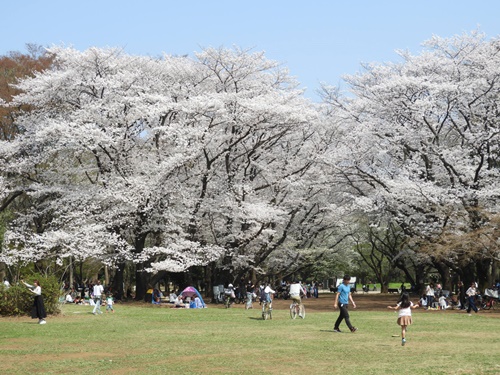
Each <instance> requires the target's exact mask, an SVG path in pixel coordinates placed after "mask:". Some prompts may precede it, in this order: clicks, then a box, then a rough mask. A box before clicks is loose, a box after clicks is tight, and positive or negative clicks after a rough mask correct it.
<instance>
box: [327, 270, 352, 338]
mask: <svg viewBox="0 0 500 375" xmlns="http://www.w3.org/2000/svg"><path fill="white" fill-rule="evenodd" d="M350 280H351V277H350V276H348V275H345V276H344V278H343V280H342V284H340V285H339V287H338V289H337V294H336V295H335V304H334V305H333V307H334V308H335V309H336V308H337V307H339V308H340V314H339V317H338V318H337V321H336V322H335V326H334V327H333V331H334V332H341V331H340V323H342V320H344V319H345V323H346V324H347V327H348V328H349V330H350V331H351V332H356V331H357V330H358V329H357V328H356V327H354V326H353V325H352V324H351V321H350V319H349V311H348V309H347V307H348V305H349V301H351V303H352V307H354V308H356V304H355V303H354V300H353V299H352V294H351V286H350V285H349V281H350ZM339 302H340V304H339Z"/></svg>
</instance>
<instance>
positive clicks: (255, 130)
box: [0, 47, 336, 299]
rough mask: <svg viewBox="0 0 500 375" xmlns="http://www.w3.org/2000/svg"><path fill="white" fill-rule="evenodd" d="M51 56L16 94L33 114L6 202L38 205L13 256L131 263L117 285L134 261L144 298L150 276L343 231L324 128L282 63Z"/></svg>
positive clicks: (217, 54)
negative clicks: (327, 166) (324, 156)
mask: <svg viewBox="0 0 500 375" xmlns="http://www.w3.org/2000/svg"><path fill="white" fill-rule="evenodd" d="M49 52H50V53H51V54H52V55H53V56H54V67H53V69H51V70H50V71H45V72H44V73H40V74H36V75H35V77H33V78H28V79H25V80H23V81H22V82H21V83H20V84H19V85H18V88H19V89H20V90H21V91H22V92H23V94H20V95H18V96H17V97H16V98H15V99H14V102H13V105H20V104H24V105H30V106H31V107H33V108H34V110H33V111H31V112H29V113H25V114H23V115H22V116H20V117H18V119H17V125H18V126H19V127H20V129H22V135H21V136H19V137H17V138H16V139H15V140H12V141H9V142H3V143H2V147H1V152H0V159H1V160H2V162H3V163H4V165H5V168H4V169H3V170H2V181H1V182H2V185H1V190H0V194H1V197H0V198H1V199H2V201H3V202H7V201H9V200H11V199H14V197H16V196H18V195H20V194H23V195H27V196H29V197H30V198H31V202H32V204H31V205H30V206H29V207H26V209H25V210H24V211H23V212H19V213H18V216H17V217H16V219H15V221H13V223H12V225H11V228H10V230H9V231H8V232H7V233H6V244H7V245H8V246H7V248H6V250H4V251H3V253H2V259H4V260H5V261H9V262H32V261H36V260H40V259H50V258H53V259H56V260H57V261H58V262H62V260H63V259H66V258H68V257H73V258H74V259H77V260H83V259H86V258H89V257H91V258H96V259H99V260H101V261H102V262H103V263H105V264H107V265H109V266H114V267H116V268H117V270H118V271H117V276H116V280H117V282H116V287H118V288H119V287H120V286H121V285H122V284H123V283H122V278H123V268H124V264H125V262H127V261H133V262H135V264H136V287H137V298H138V299H140V298H142V297H143V296H144V294H145V292H146V289H147V287H148V280H149V276H147V273H146V272H144V271H149V272H153V273H155V272H160V271H170V272H180V271H185V270H187V269H189V267H191V266H195V265H206V264H209V263H213V262H214V261H216V260H217V261H218V262H220V263H219V266H220V267H222V268H224V267H225V268H228V269H230V270H231V271H232V272H244V271H245V270H248V269H250V268H254V269H255V268H257V267H260V266H264V267H265V262H266V261H267V260H268V259H270V256H271V255H272V254H273V253H274V252H275V251H276V250H277V249H280V248H282V247H284V246H288V248H289V250H288V251H292V249H293V250H294V251H296V252H300V249H301V248H304V247H307V246H309V247H311V246H313V244H320V243H325V239H328V238H331V237H332V234H331V231H332V227H335V225H336V224H335V223H336V221H335V220H334V219H333V218H334V217H335V215H334V214H335V211H334V210H333V209H332V206H333V204H332V203H331V202H329V201H328V198H329V196H331V192H327V193H325V192H324V191H325V189H324V187H325V185H324V184H325V182H327V180H326V179H324V178H322V173H320V169H319V166H318V164H317V159H318V155H320V154H321V153H322V152H324V151H325V149H326V146H325V144H326V142H325V140H324V134H325V131H324V130H321V129H322V127H321V126H320V125H321V122H320V121H318V111H317V110H316V109H315V108H314V107H313V106H312V104H311V103H310V102H309V101H308V100H306V99H304V98H303V96H302V93H301V92H300V91H298V90H296V88H295V87H296V82H295V81H294V79H293V78H291V77H290V76H289V75H288V73H287V71H286V70H285V69H282V68H281V67H280V66H279V64H277V63H275V62H272V61H269V60H267V59H265V58H264V55H263V54H262V53H250V52H249V51H244V50H239V49H235V50H226V49H211V48H209V49H206V50H204V51H202V52H200V53H199V54H197V56H196V59H190V58H187V57H172V56H164V58H163V59H153V58H149V57H141V56H130V55H127V54H125V53H124V52H123V51H120V50H118V49H97V48H92V49H89V50H86V51H83V52H79V51H76V50H74V49H71V48H59V47H54V48H52V49H50V50H49ZM329 216H331V218H330V219H328V220H327V218H328V217H329ZM327 232H328V233H327Z"/></svg>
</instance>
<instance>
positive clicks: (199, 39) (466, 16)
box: [0, 0, 500, 101]
mask: <svg viewBox="0 0 500 375" xmlns="http://www.w3.org/2000/svg"><path fill="white" fill-rule="evenodd" d="M4 3H5V4H2V6H1V8H0V9H1V11H2V17H1V25H2V32H1V33H0V54H2V55H3V54H6V53H8V52H9V51H21V52H25V44H26V43H35V44H40V45H43V46H51V45H54V44H56V45H66V46H72V47H74V48H76V49H79V50H84V49H86V48H89V47H92V46H97V47H122V48H124V50H125V52H127V53H129V54H138V55H150V56H160V55H161V54H162V53H168V54H172V55H184V54H188V55H192V54H193V52H196V51H200V50H201V49H202V48H203V47H228V48H230V47H232V46H238V47H240V48H244V49H247V48H251V49H252V50H253V51H265V53H266V57H267V58H268V59H271V60H276V61H279V62H281V63H282V64H283V65H284V66H286V67H288V68H289V70H290V73H291V74H292V75H293V76H295V77H297V79H298V81H299V82H300V83H301V87H303V88H307V90H306V96H307V97H309V98H311V99H313V100H315V101H316V100H318V98H317V96H316V94H315V91H316V90H317V89H318V88H319V85H320V82H325V83H328V84H331V85H339V84H340V83H341V76H342V75H344V74H354V73H356V72H357V71H359V70H361V66H360V64H361V63H362V62H379V63H383V62H389V61H392V62H397V61H398V57H397V55H396V54H395V52H394V51H395V50H396V49H408V50H410V51H412V52H413V53H418V52H419V51H420V50H421V47H420V45H421V43H422V42H423V41H425V40H427V39H429V38H430V37H431V36H432V35H439V36H442V37H451V36H454V35H457V34H463V33H464V32H467V33H468V32H471V31H472V30H479V31H481V32H483V33H485V34H486V36H487V37H488V38H491V37H497V36H500V22H499V14H500V1H498V0H476V1H471V0H467V1H466V0H419V1H411V0H391V1H389V0H318V1H315V0H309V1H303V0H302V1H298V0H275V1H273V0H267V1H263V0H254V1H251V2H250V1H243V0H219V1H218V0H212V1H209V0H205V1H202V0H191V1H170V0H164V1H161V0H150V1H148V0H143V1H131V0H100V1H95V0H87V1H71V0H46V1H41V0H23V1H8V2H4Z"/></svg>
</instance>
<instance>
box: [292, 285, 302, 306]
mask: <svg viewBox="0 0 500 375" xmlns="http://www.w3.org/2000/svg"><path fill="white" fill-rule="evenodd" d="M301 294H304V289H303V288H302V285H301V284H300V282H299V281H297V280H294V281H293V283H292V284H290V298H291V299H292V300H293V301H296V302H297V303H298V304H299V305H302V300H301V299H300V295H301Z"/></svg>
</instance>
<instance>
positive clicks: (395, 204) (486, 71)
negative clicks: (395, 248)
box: [323, 32, 500, 282]
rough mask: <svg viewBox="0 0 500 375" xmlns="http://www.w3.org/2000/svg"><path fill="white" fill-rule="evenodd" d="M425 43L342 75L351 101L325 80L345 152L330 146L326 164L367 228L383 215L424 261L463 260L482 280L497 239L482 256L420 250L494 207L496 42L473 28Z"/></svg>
mask: <svg viewBox="0 0 500 375" xmlns="http://www.w3.org/2000/svg"><path fill="white" fill-rule="evenodd" d="M424 46H425V47H427V49H426V51H425V52H423V53H422V54H420V55H417V56H414V55H411V54H410V53H408V52H399V55H400V57H401V58H402V59H403V62H402V63H391V64H382V65H367V66H365V68H366V72H364V73H362V74H358V75H355V76H349V77H346V81H347V82H348V84H349V87H350V89H351V96H350V97H349V98H346V97H342V96H341V95H339V91H338V89H336V88H329V87H327V86H324V87H323V90H324V91H323V93H324V101H325V104H327V105H328V106H329V108H330V110H331V111H332V112H333V113H335V114H336V115H337V116H339V115H340V116H341V117H343V118H344V119H345V121H344V122H343V129H344V134H345V137H344V139H343V144H344V150H345V151H344V154H345V155H347V156H348V157H345V158H342V157H340V158H339V156H340V155H341V154H342V153H337V154H335V157H336V158H333V157H332V158H331V159H330V164H331V166H334V167H341V168H340V169H341V170H342V173H341V174H339V176H342V178H343V179H344V181H345V183H346V186H349V189H350V195H351V197H352V200H353V201H354V202H355V204H356V205H358V207H359V209H361V210H363V211H364V212H367V213H369V214H371V215H374V216H373V217H372V224H373V225H377V223H378V222H382V221H383V220H377V217H380V218H382V217H387V216H390V218H391V219H392V220H394V221H395V222H396V223H397V224H398V225H399V226H400V227H401V228H402V229H403V230H404V231H405V233H406V234H407V236H408V237H409V240H408V244H409V245H411V247H412V248H419V249H421V250H422V251H421V252H420V257H421V259H420V262H421V263H423V262H426V261H427V262H431V263H432V264H434V265H435V266H439V263H440V262H444V263H446V264H448V265H452V264H458V263H460V264H461V265H462V267H461V268H460V269H457V270H456V271H458V272H460V273H461V274H462V276H466V275H469V277H473V275H474V274H476V275H477V276H478V277H479V278H481V281H482V282H484V281H485V275H487V273H488V272H491V271H488V269H491V266H492V262H493V260H494V259H495V257H496V258H498V246H497V247H496V249H495V250H494V252H495V253H496V255H494V256H492V255H493V254H492V253H491V247H490V248H489V250H488V251H486V249H484V250H485V251H484V252H483V256H478V254H477V252H476V251H474V252H468V251H467V249H461V251H455V250H457V249H456V248H455V249H453V251H451V248H450V247H447V249H448V250H450V251H446V252H445V251H439V252H435V251H423V250H424V249H425V248H428V246H429V244H433V243H439V241H440V238H441V237H442V236H443V234H445V233H446V235H447V236H449V235H450V234H451V233H453V234H454V235H456V236H461V235H464V234H466V233H469V232H471V231H476V230H478V229H479V228H481V227H482V226H484V225H487V223H488V220H489V219H488V217H489V216H491V215H495V214H497V213H498V210H499V199H498V198H499V187H498V186H499V185H498V181H499V170H498V156H499V155H498V153H499V126H498V99H499V89H500V86H499V77H500V69H499V67H500V56H499V54H498V50H499V46H500V40H499V39H495V38H493V39H491V40H489V41H487V40H485V37H484V35H482V34H480V33H477V32H473V33H471V34H464V35H461V36H456V37H453V38H448V39H443V38H439V37H434V38H432V39H431V40H429V41H427V42H426V43H425V44H424ZM380 215H382V216H380ZM486 253H488V255H486V256H484V254H486ZM464 257H465V258H464ZM468 257H471V259H469V260H468V261H467V258H468ZM457 258H462V259H461V261H460V262H458V259H457ZM464 263H466V264H467V265H466V266H463V265H464ZM447 272H448V274H449V268H447ZM444 273H446V272H443V274H444Z"/></svg>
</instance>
